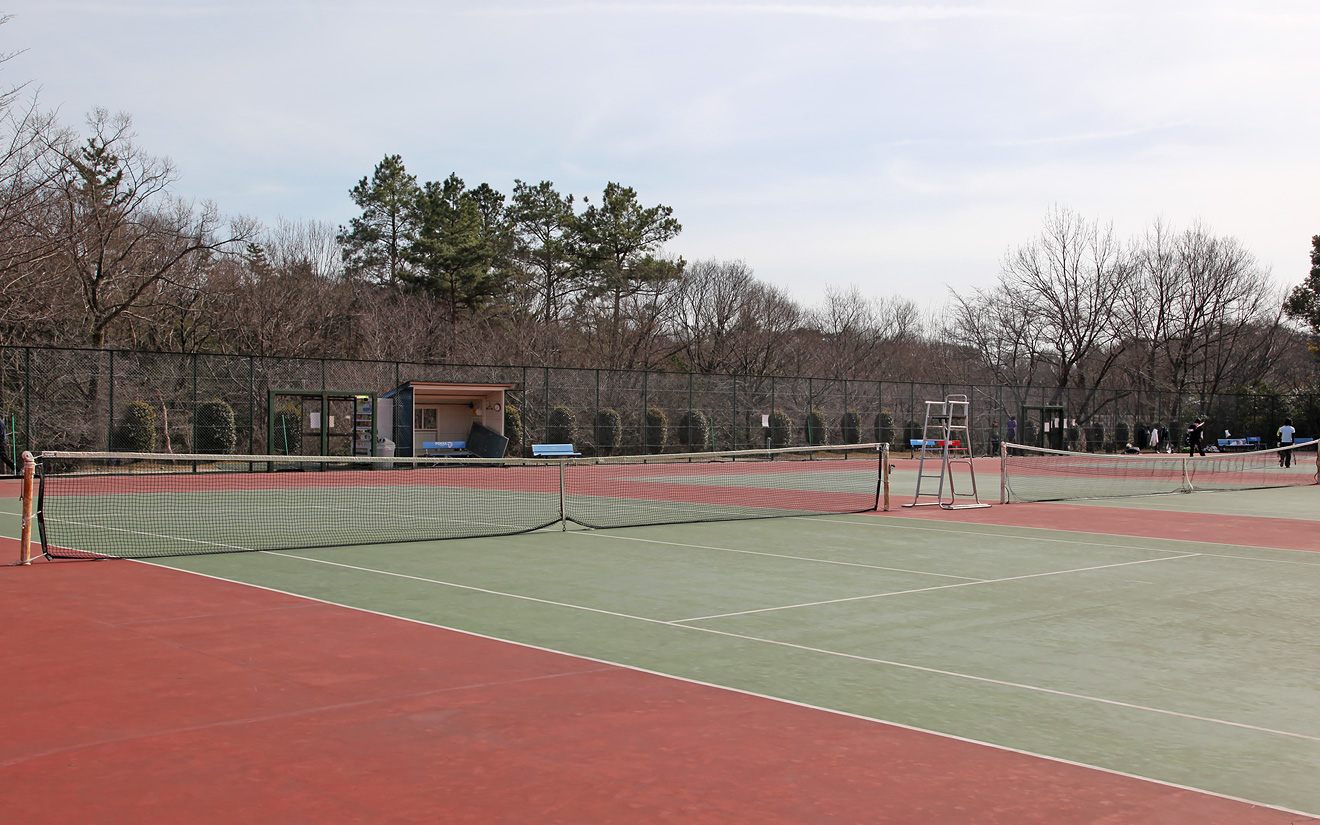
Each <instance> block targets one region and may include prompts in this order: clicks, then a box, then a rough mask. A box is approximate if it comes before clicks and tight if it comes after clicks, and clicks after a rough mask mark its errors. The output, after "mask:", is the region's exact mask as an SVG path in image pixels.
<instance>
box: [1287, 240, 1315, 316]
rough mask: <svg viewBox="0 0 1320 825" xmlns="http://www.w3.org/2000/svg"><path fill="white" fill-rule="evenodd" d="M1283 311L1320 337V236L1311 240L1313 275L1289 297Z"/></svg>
mask: <svg viewBox="0 0 1320 825" xmlns="http://www.w3.org/2000/svg"><path fill="white" fill-rule="evenodd" d="M1283 309H1284V311H1285V312H1287V313H1288V316H1289V317H1290V318H1293V319H1295V320H1298V321H1301V322H1303V323H1305V324H1306V325H1308V326H1309V327H1310V328H1311V332H1312V333H1314V334H1316V335H1320V235H1314V236H1312V238H1311V274H1310V275H1308V276H1307V278H1306V280H1305V281H1303V282H1302V283H1300V284H1298V285H1297V286H1295V287H1293V290H1292V292H1291V293H1289V295H1288V300H1287V301H1285V302H1284V304H1283Z"/></svg>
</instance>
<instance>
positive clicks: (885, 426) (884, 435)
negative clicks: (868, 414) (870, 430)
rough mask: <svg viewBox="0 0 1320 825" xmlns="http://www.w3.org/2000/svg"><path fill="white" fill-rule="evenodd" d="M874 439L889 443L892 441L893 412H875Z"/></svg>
mask: <svg viewBox="0 0 1320 825" xmlns="http://www.w3.org/2000/svg"><path fill="white" fill-rule="evenodd" d="M875 440H876V441H879V442H881V443H884V444H890V445H892V444H893V443H894V414H893V413H891V412H890V411H889V410H881V411H880V412H878V413H876V414H875Z"/></svg>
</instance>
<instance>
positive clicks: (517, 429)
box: [504, 404, 523, 455]
mask: <svg viewBox="0 0 1320 825" xmlns="http://www.w3.org/2000/svg"><path fill="white" fill-rule="evenodd" d="M504 437H505V438H507V439H509V453H510V454H511V455H522V444H523V424H522V413H520V412H518V408H517V407H515V406H513V405H512V404H505V405H504Z"/></svg>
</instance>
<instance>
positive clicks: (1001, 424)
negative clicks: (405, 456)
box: [0, 347, 1320, 458]
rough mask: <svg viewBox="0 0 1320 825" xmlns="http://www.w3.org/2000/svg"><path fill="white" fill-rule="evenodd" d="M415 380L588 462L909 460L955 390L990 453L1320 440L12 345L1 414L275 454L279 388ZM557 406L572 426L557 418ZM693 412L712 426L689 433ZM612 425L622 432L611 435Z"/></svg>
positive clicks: (1133, 399)
mask: <svg viewBox="0 0 1320 825" xmlns="http://www.w3.org/2000/svg"><path fill="white" fill-rule="evenodd" d="M407 381H438V382H477V383H505V384H512V385H514V386H515V387H516V389H514V390H512V391H511V392H509V393H508V395H507V397H506V400H507V403H508V404H509V405H510V406H512V407H514V408H515V409H516V410H517V411H518V412H519V413H520V415H521V419H522V423H523V432H522V443H521V444H513V445H511V446H510V449H511V451H512V452H515V453H521V454H524V455H526V454H528V453H529V452H530V445H531V444H532V443H540V442H544V441H550V440H552V439H551V438H550V435H551V429H552V428H551V424H552V420H559V421H560V422H561V423H562V421H563V420H565V418H566V416H567V420H569V421H570V422H571V428H570V430H571V435H572V438H571V439H570V440H572V441H573V442H574V443H575V444H576V445H578V447H579V449H580V450H581V452H583V453H584V454H587V455H593V454H597V453H601V452H617V453H642V452H647V451H651V452H657V451H663V452H681V451H687V450H699V449H745V448H754V447H762V446H765V445H766V442H767V440H768V439H769V438H770V437H771V436H772V433H771V432H770V431H768V430H767V429H765V428H763V426H762V423H763V421H764V419H765V417H766V416H772V415H773V416H774V418H775V424H776V428H777V429H776V430H775V433H778V435H776V436H775V440H776V445H777V446H778V445H780V444H783V445H785V446H790V445H807V444H822V443H832V444H839V443H844V442H847V441H852V442H864V441H883V440H887V441H890V442H892V443H893V444H895V452H896V453H897V452H900V451H901V450H904V449H906V448H907V445H908V443H909V442H910V441H911V440H913V439H918V438H921V437H922V434H923V433H922V428H923V424H924V421H925V411H926V404H925V402H926V401H934V400H941V399H943V398H944V397H945V396H946V395H950V394H960V395H966V396H967V397H968V398H969V399H970V400H971V409H972V416H973V418H972V422H971V431H972V441H973V445H972V446H973V449H974V451H975V452H977V453H978V454H985V453H991V452H993V451H994V450H995V449H996V448H997V445H998V442H999V440H1000V439H1002V438H1004V437H1005V436H1006V435H1007V426H1008V421H1009V418H1010V417H1012V418H1014V419H1015V426H1016V440H1017V441H1019V442H1022V443H1028V444H1037V445H1041V446H1059V447H1063V448H1067V449H1079V450H1090V451H1116V450H1121V449H1122V448H1123V447H1124V446H1125V444H1126V443H1128V442H1133V443H1136V442H1138V441H1141V442H1142V443H1141V446H1143V447H1148V446H1149V441H1148V439H1149V433H1150V431H1151V430H1152V429H1155V430H1156V431H1158V432H1161V444H1160V446H1161V447H1164V446H1168V445H1169V443H1170V442H1172V446H1173V447H1174V449H1178V448H1180V447H1181V446H1182V433H1183V431H1184V430H1185V428H1186V426H1187V422H1189V421H1191V420H1192V419H1193V418H1194V417H1196V416H1198V415H1204V416H1206V417H1207V418H1208V419H1209V424H1208V428H1207V429H1208V431H1209V433H1210V434H1211V435H1212V436H1214V437H1222V436H1223V435H1224V432H1225V431H1227V432H1229V433H1231V434H1232V436H1234V437H1248V436H1255V437H1260V438H1262V439H1264V440H1266V441H1272V440H1273V437H1274V433H1275V430H1276V429H1277V428H1278V426H1279V424H1281V423H1282V421H1283V419H1284V417H1289V416H1290V417H1291V418H1292V419H1293V422H1294V424H1295V426H1296V427H1297V429H1298V433H1299V434H1300V435H1304V436H1316V435H1320V396H1317V395H1316V394H1314V393H1293V394H1291V395H1238V394H1214V395H1195V394H1176V393H1169V392H1153V391H1138V390H1121V389H1076V388H1066V389H1059V388H1050V387H1010V386H992V385H960V384H918V383H909V382H895V381H845V380H836V379H823V378H809V377H782V376H749V375H699V374H689V373H669V372H647V371H636V370H602V369H568V368H553V367H519V366H491V365H486V366H482V365H456V364H423V363H408V362H394V361H347V360H338V359H306V358H267V357H244V356H229V355H202V354H178V353H155V352H133V351H118V350H116V351H111V350H86V349H58V348H45V347H0V416H2V418H3V421H4V426H5V429H6V431H7V432H8V434H9V435H10V437H9V439H8V443H7V444H6V457H7V458H12V455H13V454H14V453H17V452H19V451H22V450H34V451H36V450H114V449H118V448H120V447H121V444H122V439H123V431H124V428H125V426H126V422H127V420H128V417H129V405H135V406H136V407H137V409H135V410H134V411H133V415H134V416H135V417H134V419H133V420H134V421H135V422H140V421H142V420H143V419H142V415H143V411H142V405H145V406H146V407H148V408H150V410H151V415H150V416H149V417H148V419H147V420H150V421H152V424H151V426H154V428H155V449H156V450H159V451H164V452H175V453H184V452H189V451H191V450H193V448H194V447H196V446H197V445H198V439H199V436H200V437H203V438H204V434H203V433H200V432H199V424H198V411H199V409H201V408H202V407H204V406H205V405H206V404H207V403H208V402H212V401H215V400H220V401H223V402H225V404H227V405H228V407H229V408H231V409H232V411H233V420H234V429H235V436H236V438H235V440H234V445H233V449H234V451H235V452H239V453H249V454H264V453H269V452H279V451H280V450H279V446H280V445H278V444H270V443H268V440H269V438H268V435H267V434H268V432H271V431H272V428H271V427H270V426H269V425H270V423H271V420H272V418H271V417H272V415H278V414H279V410H272V409H270V404H271V402H270V399H271V398H272V397H275V398H279V397H281V396H272V391H289V390H304V391H307V392H309V393H310V392H325V391H340V392H343V391H351V392H360V393H366V394H371V395H383V394H384V393H386V392H388V391H389V390H392V389H394V388H395V387H398V386H400V385H401V384H403V383H404V382H407ZM280 403H281V402H279V401H277V402H276V404H277V406H278V405H279V404H280ZM559 407H563V408H566V409H567V410H568V413H569V414H566V413H564V412H562V411H561V412H560V413H556V412H555V410H556V408H559ZM608 411H613V412H614V413H617V419H614V417H613V416H612V415H611V414H610V413H609V412H608ZM696 413H699V414H700V415H699V416H696V419H697V420H701V419H704V421H705V422H706V425H705V426H704V427H696V426H690V425H691V422H692V421H693V420H694V418H693V416H694V415H695V414H696ZM612 420H617V421H618V423H619V427H618V428H617V429H614V428H611V427H610V426H608V422H610V421H612ZM602 421H603V422H605V424H602V423H601V422H602ZM850 422H851V423H850ZM556 434H557V435H562V434H563V430H562V428H561V429H559V430H556ZM698 441H701V442H704V443H696V442H698ZM598 442H603V443H598ZM615 442H617V446H616V444H615ZM1211 443H1214V442H1213V440H1212V441H1211Z"/></svg>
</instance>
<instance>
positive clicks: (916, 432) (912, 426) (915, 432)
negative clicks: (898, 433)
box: [903, 419, 921, 447]
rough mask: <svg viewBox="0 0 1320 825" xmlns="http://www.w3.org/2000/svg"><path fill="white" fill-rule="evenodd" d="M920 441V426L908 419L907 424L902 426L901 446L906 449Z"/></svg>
mask: <svg viewBox="0 0 1320 825" xmlns="http://www.w3.org/2000/svg"><path fill="white" fill-rule="evenodd" d="M920 440H921V424H919V423H917V422H916V421H913V420H911V419H909V420H908V422H907V423H906V424H904V425H903V446H904V447H907V446H908V445H909V444H911V443H912V442H913V441H920Z"/></svg>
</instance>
